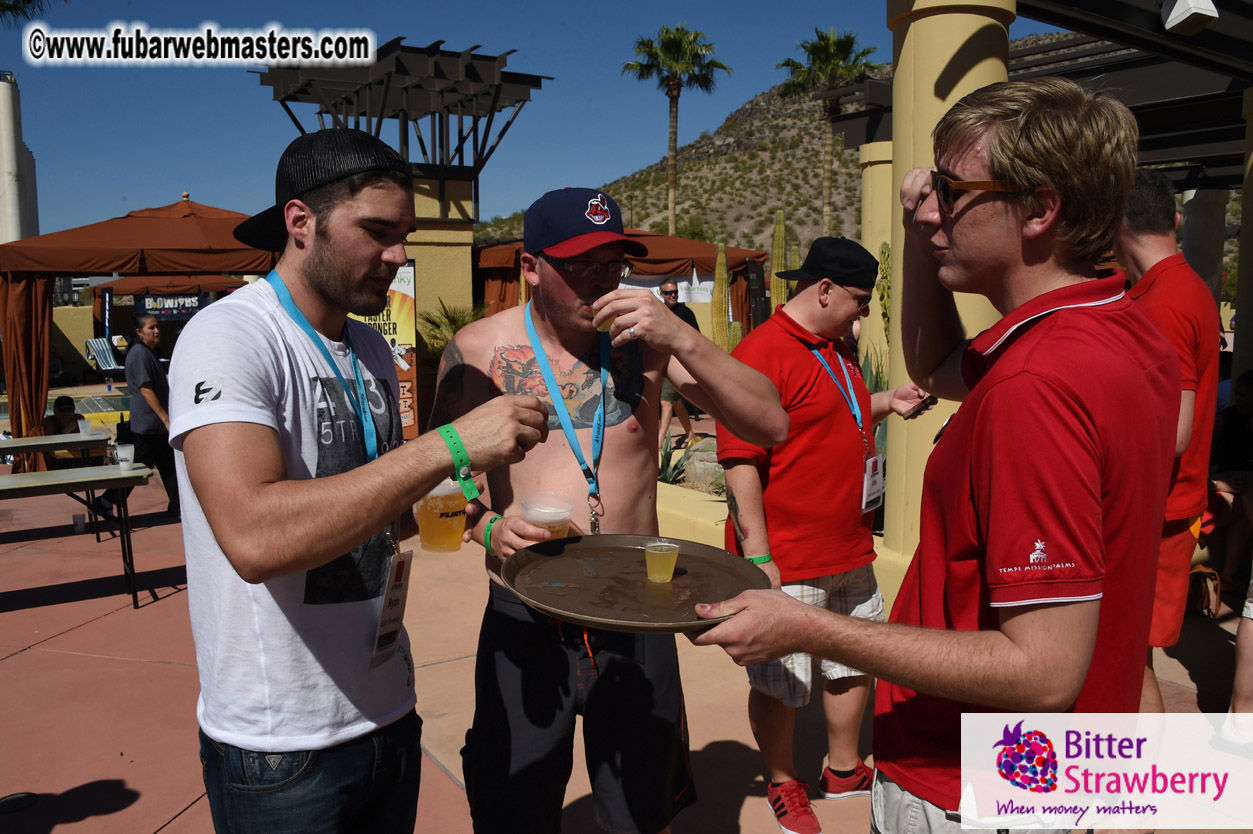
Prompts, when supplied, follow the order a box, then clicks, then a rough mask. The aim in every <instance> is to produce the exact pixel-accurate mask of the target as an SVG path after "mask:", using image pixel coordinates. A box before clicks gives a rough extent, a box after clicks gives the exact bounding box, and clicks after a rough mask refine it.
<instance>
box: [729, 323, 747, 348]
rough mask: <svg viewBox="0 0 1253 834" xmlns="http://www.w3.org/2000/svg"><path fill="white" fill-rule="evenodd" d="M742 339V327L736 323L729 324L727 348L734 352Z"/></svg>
mask: <svg viewBox="0 0 1253 834" xmlns="http://www.w3.org/2000/svg"><path fill="white" fill-rule="evenodd" d="M743 338H744V325H742V324H740V323H739V322H738V321H733V322H731V326H730V328H729V329H728V331H727V342H728V347H729V348H730V349H731V350H735V349H736V348H737V347H739V346H740V340H741V339H743Z"/></svg>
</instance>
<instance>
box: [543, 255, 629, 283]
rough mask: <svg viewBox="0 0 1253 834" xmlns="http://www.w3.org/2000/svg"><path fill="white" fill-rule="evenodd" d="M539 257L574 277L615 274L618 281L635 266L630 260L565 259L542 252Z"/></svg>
mask: <svg viewBox="0 0 1253 834" xmlns="http://www.w3.org/2000/svg"><path fill="white" fill-rule="evenodd" d="M540 257H541V258H543V259H544V260H546V261H548V263H550V264H552V265H553V266H555V267H556V268H557V269H560V270H561V271H562V272H568V273H570V274H571V275H573V276H574V277H575V278H599V277H601V276H602V275H609V276H611V277H612V276H617V278H618V280H619V281H623V280H626V279H627V278H630V277H631V273H632V272H634V271H635V266H634V264H632V263H631V262H630V261H593V260H582V261H567V260H563V259H561V258H554V257H553V256H551V255H547V254H544V253H542V252H541V253H540Z"/></svg>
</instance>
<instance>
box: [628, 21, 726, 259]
mask: <svg viewBox="0 0 1253 834" xmlns="http://www.w3.org/2000/svg"><path fill="white" fill-rule="evenodd" d="M713 55H714V45H713V44H711V43H706V42H705V33H704V32H696V31H693V30H691V29H688V28H687V27H685V26H684V25H683V24H681V23H680V24H679V25H678V26H675V27H674V28H673V29H672V28H670V27H669V26H662V27H661V28H660V29H658V30H657V37H656V39H653V38H645V37H639V38H637V39H636V40H635V57H636V60H634V61H628V62H627V63H625V64H623V66H622V74H623V75H631V76H634V77H635V79H636V80H637V81H646V80H648V79H650V78H656V79H657V89H659V90H665V93H666V98H668V99H670V143H669V146H668V147H667V151H666V153H667V160H666V177H667V182H668V185H669V191H670V234H672V235H673V234H674V230H675V222H674V220H675V218H674V204H675V191H676V179H677V174H676V171H675V159H676V157H677V156H678V141H679V94H680V93H682V92H683V89H684V88H685V87H694V88H696V89H697V90H700V91H702V92H705V93H711V92H713V89H714V87H715V86H716V85H717V82H716V81H715V79H714V73H716V72H717V71H718V70H722V71H723V72H725V73H726V74H727V75H730V74H731V68H730V67H728V66H727V65H726V64H724V63H722V62H721V61H719V60H717V59H716V58H714V57H713Z"/></svg>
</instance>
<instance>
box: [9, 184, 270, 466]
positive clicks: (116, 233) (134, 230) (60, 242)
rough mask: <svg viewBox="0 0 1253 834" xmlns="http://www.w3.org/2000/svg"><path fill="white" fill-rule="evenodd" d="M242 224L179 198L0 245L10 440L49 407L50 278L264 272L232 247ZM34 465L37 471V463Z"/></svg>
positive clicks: (255, 259) (236, 216) (265, 263)
mask: <svg viewBox="0 0 1253 834" xmlns="http://www.w3.org/2000/svg"><path fill="white" fill-rule="evenodd" d="M245 217H247V215H244V214H240V213H239V212H235V211H228V210H227V209H220V208H215V207H213V206H206V205H203V204H201V203H194V202H192V201H191V200H189V199H187V195H186V194H184V195H183V199H182V200H180V201H178V202H177V203H173V204H171V205H168V206H161V207H159V208H151V209H140V210H138V211H132V212H131V213H130V214H127V215H126V216H125V217H115V218H113V219H111V220H105V221H103V222H100V223H92V224H90V225H88V226H80V227H78V228H76V229H66V230H65V231H62V232H52V233H51V234H46V235H39V236H38V237H31V238H26V239H24V240H16V241H13V242H12V243H6V244H4V245H0V341H2V342H3V344H2V345H0V346H2V347H3V351H4V376H5V380H6V382H7V385H8V393H9V422H10V426H11V428H12V430H13V434H14V436H16V437H23V436H28V435H30V434H32V433H34V432H36V431H38V429H39V425H40V423H41V421H42V420H43V412H44V409H45V408H46V406H47V397H48V354H49V334H50V333H51V330H52V279H53V278H56V277H58V276H63V275H100V274H101V273H109V272H121V273H126V274H130V275H134V274H139V273H158V274H170V273H184V274H187V273H190V274H196V273H201V274H203V273H222V272H267V271H268V270H269V269H270V268H271V267H272V266H273V265H274V255H273V253H270V252H262V251H260V250H259V249H253V248H252V247H250V246H245V245H244V244H242V243H240V242H239V241H237V240H235V237H234V234H233V232H234V229H235V226H236V225H238V224H239V222H240V221H241V220H243V219H244V218H245ZM35 459H36V460H37V461H38V464H37V465H39V466H42V458H41V457H40V456H38V455H36V456H35Z"/></svg>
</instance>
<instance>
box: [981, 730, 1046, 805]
mask: <svg viewBox="0 0 1253 834" xmlns="http://www.w3.org/2000/svg"><path fill="white" fill-rule="evenodd" d="M992 746H993V747H999V748H1001V752H1000V753H997V754H996V771H997V773H999V774H1001V778H1002V779H1004V780H1005V781H1007V782H1009V783H1010V784H1011V785H1014V786H1016V787H1019V788H1022V789H1023V790H1024V791H1030V792H1031V793H1050V792H1052V791H1055V790H1057V753H1056V752H1054V750H1053V742H1051V741H1049V737H1048V736H1046V735H1045V734H1044V733H1042V732H1040V731H1039V730H1028V731H1027V732H1025V733H1024V732H1023V731H1022V722H1021V721H1019V722H1018V726H1016V727H1014V729H1012V730H1011V729H1010V728H1009V725H1008V724H1006V725H1005V733H1004V735H1003V736H1002V738H1001V740H1000V741H998V742H997V743H996V744H993V745H992Z"/></svg>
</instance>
